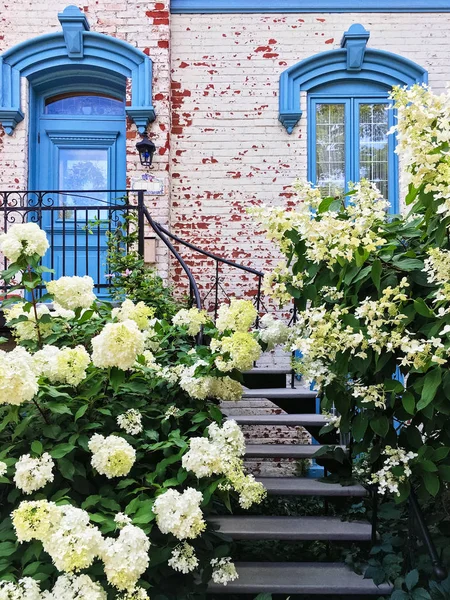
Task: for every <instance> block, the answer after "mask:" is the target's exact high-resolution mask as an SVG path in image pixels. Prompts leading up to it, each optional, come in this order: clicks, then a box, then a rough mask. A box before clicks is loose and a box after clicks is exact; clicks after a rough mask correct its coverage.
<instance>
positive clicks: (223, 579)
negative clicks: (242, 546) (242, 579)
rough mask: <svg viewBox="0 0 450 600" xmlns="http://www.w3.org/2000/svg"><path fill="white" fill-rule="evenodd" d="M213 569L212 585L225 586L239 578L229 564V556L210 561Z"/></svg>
mask: <svg viewBox="0 0 450 600" xmlns="http://www.w3.org/2000/svg"><path fill="white" fill-rule="evenodd" d="M211 566H212V568H213V572H212V580H213V581H214V583H220V584H222V585H227V584H228V583H229V582H230V581H234V580H235V579H238V578H239V575H238V574H237V571H236V567H235V566H234V563H233V562H231V558H230V557H229V556H227V557H225V558H213V559H212V561H211Z"/></svg>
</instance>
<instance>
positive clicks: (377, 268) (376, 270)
mask: <svg viewBox="0 0 450 600" xmlns="http://www.w3.org/2000/svg"><path fill="white" fill-rule="evenodd" d="M382 270H383V267H382V264H381V260H380V259H379V258H377V259H376V260H374V261H373V263H372V272H371V277H372V281H373V284H374V286H375V287H376V288H377V290H378V291H380V280H381V271H382Z"/></svg>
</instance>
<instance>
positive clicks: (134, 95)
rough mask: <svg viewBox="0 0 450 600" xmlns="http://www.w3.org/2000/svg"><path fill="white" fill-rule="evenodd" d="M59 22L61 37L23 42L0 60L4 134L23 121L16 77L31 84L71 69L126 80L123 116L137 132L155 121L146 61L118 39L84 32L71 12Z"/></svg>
mask: <svg viewBox="0 0 450 600" xmlns="http://www.w3.org/2000/svg"><path fill="white" fill-rule="evenodd" d="M69 9H70V10H69ZM66 11H67V13H66ZM75 11H78V12H77V13H75ZM64 15H65V17H64ZM60 19H61V20H62V27H63V31H62V32H61V33H51V34H46V35H42V36H39V37H36V38H33V39H31V40H27V41H26V42H22V43H21V44H18V45H17V46H14V47H13V48H10V49H9V50H7V51H6V52H4V53H3V55H2V56H0V122H1V123H2V124H3V125H4V127H5V130H6V132H7V133H9V134H12V132H13V130H14V127H15V126H16V124H17V123H18V122H19V121H20V120H21V119H20V116H22V118H23V114H22V111H21V106H20V79H21V77H27V78H28V79H29V80H30V83H31V84H32V82H33V80H34V79H35V78H36V79H38V78H42V77H43V78H44V79H45V78H47V79H48V80H51V79H52V78H53V79H55V77H58V76H60V75H61V74H64V73H70V71H71V70H75V69H76V70H77V72H78V74H79V72H80V71H82V70H84V69H86V71H89V72H91V73H97V74H98V76H99V78H103V80H106V79H107V78H108V77H111V79H112V80H116V79H117V76H118V75H120V76H122V77H123V78H128V79H131V82H132V91H131V99H132V106H131V107H129V108H127V114H129V116H130V117H131V118H134V116H135V117H136V124H137V126H138V129H139V131H140V132H141V133H143V132H144V130H145V127H146V126H147V123H148V122H149V121H154V120H155V110H154V108H153V105H152V61H151V60H150V58H149V57H148V56H147V55H146V54H144V53H143V52H141V51H140V50H138V49H137V48H135V47H134V46H131V45H130V44H128V43H126V42H124V41H122V40H118V39H117V38H113V37H109V36H107V35H103V34H100V33H95V32H91V31H88V30H86V26H87V25H86V24H87V21H85V17H84V15H83V13H81V11H79V10H78V9H76V8H75V7H68V8H67V9H66V10H65V11H64V12H63V13H62V14H61V15H60ZM75 55H76V56H75Z"/></svg>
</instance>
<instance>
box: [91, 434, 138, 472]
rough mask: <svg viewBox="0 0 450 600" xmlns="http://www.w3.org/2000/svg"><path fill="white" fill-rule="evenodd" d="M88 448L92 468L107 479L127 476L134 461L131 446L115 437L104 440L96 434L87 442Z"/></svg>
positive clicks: (134, 457)
mask: <svg viewBox="0 0 450 600" xmlns="http://www.w3.org/2000/svg"><path fill="white" fill-rule="evenodd" d="M88 446H89V450H90V451H91V452H92V459H91V464H92V466H93V467H94V469H95V470H96V471H98V472H99V473H100V474H101V475H106V477H107V478H108V479H112V478H113V477H123V476H124V475H128V473H129V472H130V471H131V468H132V466H133V465H134V461H135V460H136V452H135V450H134V448H133V446H131V445H130V444H129V443H128V442H127V441H126V440H124V439H123V438H121V437H118V436H117V435H109V436H108V437H106V438H105V437H104V436H103V435H100V434H98V433H96V434H94V435H93V436H92V437H91V439H90V440H89V444H88Z"/></svg>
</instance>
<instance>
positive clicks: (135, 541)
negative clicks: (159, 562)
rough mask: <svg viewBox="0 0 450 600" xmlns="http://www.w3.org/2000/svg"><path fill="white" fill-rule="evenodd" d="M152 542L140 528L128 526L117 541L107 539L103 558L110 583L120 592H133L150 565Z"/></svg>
mask: <svg viewBox="0 0 450 600" xmlns="http://www.w3.org/2000/svg"><path fill="white" fill-rule="evenodd" d="M149 548H150V541H149V539H148V538H147V536H146V535H145V533H144V532H143V531H142V529H141V528H140V527H135V526H134V525H130V524H127V525H125V526H124V527H123V529H122V530H121V531H120V534H119V537H118V538H117V539H115V540H113V539H107V540H106V541H105V543H104V546H103V550H102V555H101V558H102V560H103V563H104V569H105V574H106V577H107V579H108V582H109V583H110V584H111V585H113V586H114V587H116V588H117V589H118V590H133V588H134V587H135V585H136V583H137V581H138V579H139V578H140V577H141V575H142V574H143V573H144V572H145V570H146V569H147V567H148V564H149V557H148V551H149Z"/></svg>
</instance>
